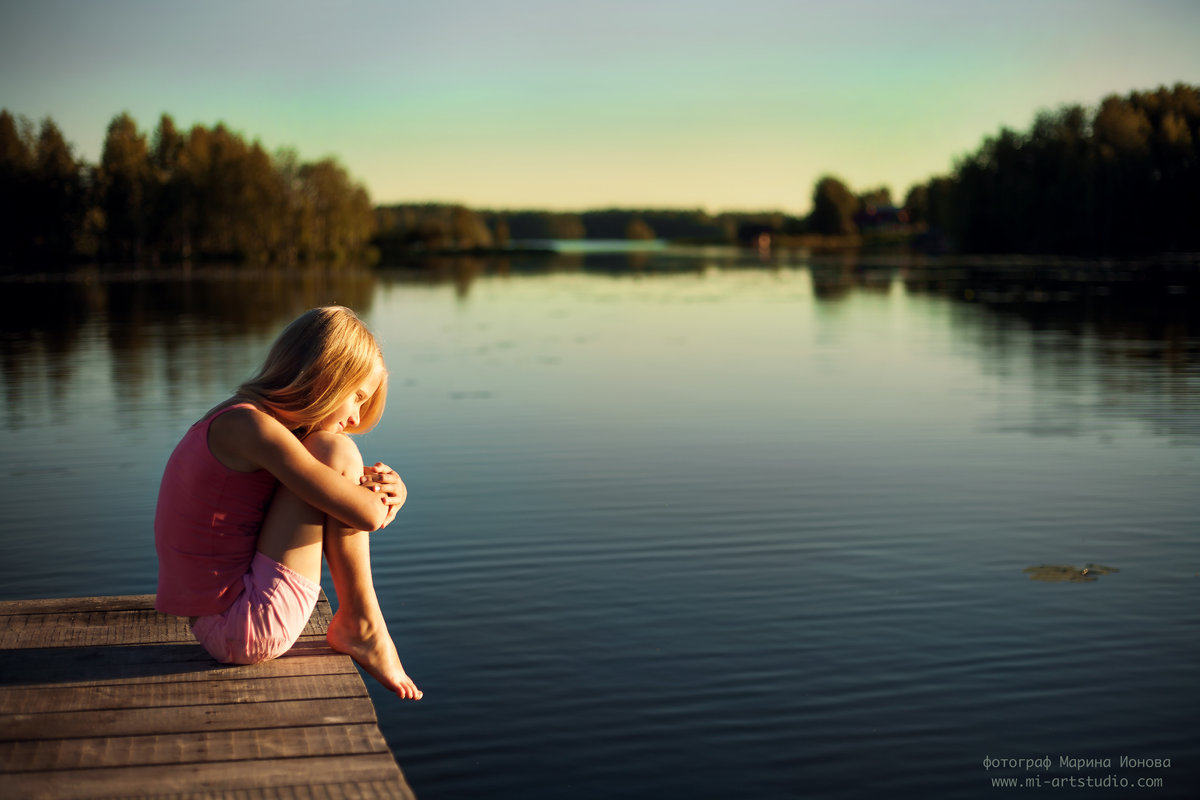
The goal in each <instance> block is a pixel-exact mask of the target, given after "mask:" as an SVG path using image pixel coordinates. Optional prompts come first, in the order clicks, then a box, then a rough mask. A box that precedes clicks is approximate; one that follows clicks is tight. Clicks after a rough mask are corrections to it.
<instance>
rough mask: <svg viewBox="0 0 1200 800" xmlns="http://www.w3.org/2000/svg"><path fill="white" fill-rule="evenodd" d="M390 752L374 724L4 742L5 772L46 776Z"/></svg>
mask: <svg viewBox="0 0 1200 800" xmlns="http://www.w3.org/2000/svg"><path fill="white" fill-rule="evenodd" d="M386 752H388V746H387V743H386V742H385V741H384V740H383V735H382V734H381V733H380V732H379V728H377V727H376V726H374V725H369V724H363V723H359V724H353V725H314V726H310V727H304V728H290V729H275V730H265V731H263V730H254V731H246V730H232V731H206V732H203V733H180V734H170V735H166V734H154V735H149V736H115V737H114V736H100V737H89V738H79V739H38V740H23V741H8V742H0V771H4V772H7V773H16V772H44V771H47V770H63V769H87V768H94V767H129V766H148V765H152V764H195V763H202V762H216V761H245V760H248V759H259V758H303V757H311V756H334V755H357V754H363V753H386Z"/></svg>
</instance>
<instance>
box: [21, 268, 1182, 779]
mask: <svg viewBox="0 0 1200 800" xmlns="http://www.w3.org/2000/svg"><path fill="white" fill-rule="evenodd" d="M976 267H978V265H976ZM1013 269H1016V271H1015V272H1014V271H1013ZM1013 269H1010V268H1009V267H1005V266H1003V265H1001V266H997V267H994V268H993V267H991V266H988V267H987V268H986V269H978V268H977V269H975V270H974V271H971V270H967V269H966V268H965V267H964V266H963V265H961V264H959V265H948V264H940V265H938V266H937V268H923V267H921V266H920V265H916V264H913V263H910V262H908V261H905V260H895V261H889V260H887V259H881V260H879V261H877V262H874V263H871V262H864V261H858V260H855V259H853V258H846V259H833V260H815V259H811V258H809V257H807V256H805V255H804V254H799V253H796V254H788V253H783V254H779V253H775V254H766V253H764V254H758V253H751V252H746V253H742V252H739V251H733V250H721V249H704V248H694V249H688V250H674V249H671V248H666V249H664V250H661V251H653V252H634V253H608V254H591V255H589V254H587V253H566V254H561V255H559V256H556V257H540V258H539V257H534V256H513V257H511V258H503V259H492V260H486V259H477V260H472V259H457V260H455V259H446V260H443V261H440V262H436V263H433V262H431V263H430V264H429V265H428V268H427V269H424V270H376V271H369V270H346V271H343V272H340V273H332V274H331V273H327V272H323V271H320V270H311V271H304V272H302V273H298V274H294V275H285V274H280V273H276V272H245V271H239V270H233V269H229V270H221V269H215V268H214V269H204V270H199V269H197V270H195V271H180V272H176V273H172V274H168V275H160V276H149V275H134V274H131V275H126V276H117V277H102V276H101V275H100V274H98V273H87V272H84V273H82V274H79V275H74V276H69V277H67V278H61V277H59V278H52V279H46V280H25V281H18V280H6V281H4V282H3V283H0V293H2V294H3V300H2V301H0V307H2V308H3V312H4V313H3V319H2V320H0V345H2V349H0V353H2V358H3V362H2V369H0V387H2V389H3V395H4V404H3V406H2V412H0V426H2V427H3V434H4V435H3V439H2V440H0V465H2V468H3V474H4V477H5V481H4V485H3V489H0V497H3V503H4V509H5V512H6V513H5V514H4V515H3V518H2V519H0V541H3V545H4V552H5V557H4V559H3V563H2V565H0V578H2V579H3V582H2V583H0V586H2V587H3V588H2V589H0V597H2V598H4V599H11V598H28V597H49V596H80V595H92V594H125V593H144V592H152V591H154V587H155V570H156V562H155V557H154V548H153V533H152V530H151V526H152V518H153V510H154V503H155V497H156V493H157V489H158V480H159V477H160V475H161V471H162V468H163V465H164V464H165V462H166V458H167V456H168V454H169V453H170V450H171V448H172V447H173V446H174V444H175V442H176V441H177V440H178V438H179V437H180V436H181V435H182V433H183V431H184V430H185V429H186V428H187V426H188V425H190V424H191V423H192V422H193V421H195V419H197V418H198V417H199V416H200V415H201V414H203V412H204V411H205V410H206V409H208V408H209V407H211V406H212V405H213V404H214V403H216V402H217V401H219V400H221V399H222V398H224V397H225V396H227V395H228V393H229V392H230V391H231V389H232V388H233V387H235V386H236V385H237V384H238V383H239V382H241V381H242V380H243V379H244V378H245V377H247V376H248V374H249V373H250V372H251V371H252V370H253V369H254V368H255V367H256V366H257V364H258V363H259V362H260V361H261V359H262V357H263V356H264V355H265V352H266V349H267V347H268V345H269V344H270V342H271V341H272V339H273V338H274V336H275V335H276V334H277V333H278V332H279V330H280V329H281V328H282V327H283V326H284V325H285V324H286V323H287V322H288V321H290V320H291V319H292V318H293V317H294V316H296V315H297V314H298V313H300V312H301V311H303V310H304V309H305V308H308V307H310V306H313V305H319V304H324V303H329V302H338V303H343V304H347V305H351V306H353V307H355V308H356V309H357V310H358V311H359V312H360V314H361V315H362V316H363V317H364V319H365V320H366V321H367V322H368V324H369V325H370V326H371V327H372V328H373V329H374V330H375V331H376V333H377V334H378V336H379V338H380V341H381V343H382V345H383V347H384V352H385V355H386V358H387V361H388V367H389V370H390V376H391V377H390V393H389V403H388V410H387V413H386V414H385V416H384V419H383V421H382V423H381V424H380V425H379V427H378V428H376V429H375V430H374V431H373V432H371V433H370V434H368V435H365V436H363V437H360V438H359V445H360V447H361V449H362V451H363V454H364V456H365V457H366V459H367V460H368V462H370V461H375V460H381V461H385V462H387V463H388V464H390V465H392V466H393V467H395V468H396V470H397V471H399V472H400V474H401V475H402V476H403V477H404V479H405V481H406V483H407V485H408V487H409V491H410V497H409V501H408V504H407V505H406V506H405V508H404V509H403V510H402V511H401V513H400V515H399V517H398V518H397V521H396V522H395V523H394V524H393V525H392V526H391V527H390V528H388V529H387V530H385V531H384V532H383V533H381V534H378V535H376V536H375V537H374V538H373V558H374V563H375V570H376V585H377V588H378V589H379V593H380V600H381V603H382V605H383V608H384V611H385V613H386V614H387V616H388V620H389V625H390V626H391V629H392V633H393V635H394V637H395V639H396V642H397V645H398V647H399V650H400V654H401V657H402V658H403V660H404V663H405V666H406V667H407V668H408V671H409V673H410V674H411V675H412V676H413V677H414V678H415V679H416V681H417V682H418V684H419V685H420V686H421V688H422V689H423V690H424V691H425V693H426V699H425V700H424V701H422V702H421V703H419V704H405V703H403V702H400V701H397V700H395V699H394V698H391V697H388V696H387V695H386V694H385V693H383V692H382V691H380V690H378V689H377V688H376V687H375V685H374V683H373V681H371V680H370V679H369V678H368V679H367V682H368V684H370V685H371V691H372V697H373V699H374V701H375V704H376V707H377V709H378V712H379V718H380V723H381V727H382V729H383V731H384V734H385V735H386V737H387V739H388V741H389V743H390V744H391V746H392V748H393V750H394V752H395V753H396V756H397V759H398V761H399V762H400V764H401V766H402V768H403V769H404V771H405V773H406V775H407V777H408V779H409V781H410V783H411V784H412V786H413V788H414V790H415V791H416V793H417V795H418V796H419V797H421V798H422V800H431V799H433V800H436V799H437V798H463V797H487V798H526V799H528V798H564V797H570V798H609V797H613V796H616V797H628V798H729V797H737V798H741V797H745V798H809V797H820V798H861V797H922V798H1000V797H1011V796H1015V795H1020V796H1024V794H1026V793H1028V789H1027V788H1024V787H1026V786H1028V787H1030V788H1037V787H1040V788H1042V789H1053V788H1058V787H1061V788H1062V790H1063V791H1070V789H1071V788H1073V787H1072V785H1071V782H1072V781H1074V782H1075V783H1077V784H1084V782H1085V781H1092V782H1094V784H1095V785H1094V786H1092V787H1090V788H1088V791H1087V792H1086V796H1087V797H1089V798H1098V797H1105V798H1110V797H1122V798H1124V797H1150V798H1181V797H1194V796H1195V794H1194V792H1195V787H1197V786H1200V726H1198V725H1197V721H1196V720H1197V713H1198V712H1200V681H1198V680H1197V678H1198V677H1200V536H1198V534H1200V500H1198V493H1197V487H1198V486H1200V314H1197V310H1198V309H1200V288H1198V287H1197V284H1196V280H1195V267H1194V265H1193V266H1188V265H1186V264H1184V265H1179V264H1177V265H1173V266H1170V267H1169V268H1168V269H1167V270H1166V272H1167V273H1169V274H1165V276H1164V274H1161V271H1160V272H1159V273H1156V275H1155V278H1154V279H1153V280H1141V279H1139V277H1138V276H1137V274H1132V273H1130V271H1129V270H1127V269H1126V268H1125V267H1122V266H1120V265H1113V264H1092V265H1088V264H1081V263H1076V262H1071V263H1067V264H1060V265H1057V266H1056V265H1036V264H1035V265H1030V264H1028V263H1024V264H1021V265H1018V268H1013ZM1005 270H1008V271H1007V272H1006V271H1005ZM998 276H999V277H998ZM1021 276H1024V277H1023V278H1022V277H1021ZM1031 276H1032V277H1031ZM1085 568H1086V569H1087V570H1088V572H1087V573H1086V574H1084V572H1083V570H1084V569H1085ZM324 585H325V588H326V590H327V591H328V592H330V594H331V596H332V595H333V591H332V585H331V583H330V581H329V580H328V578H326V580H325V582H324ZM1043 758H1048V759H1050V763H1049V764H1048V765H1047V764H1043V763H1040V762H1039V763H1037V764H1034V765H1033V766H1032V768H1029V767H1030V764H1029V763H1027V762H1026V761H1024V760H1025V759H1043ZM1019 759H1020V760H1021V761H1018V760H1019ZM1130 759H1132V760H1130ZM1168 760H1169V763H1168ZM1009 780H1017V781H1020V782H1021V783H1020V786H1021V787H1022V788H1021V789H1013V790H1007V791H1006V790H1005V789H1003V788H1000V787H1002V786H1003V785H1004V784H1003V782H1004V781H1009ZM1027 780H1029V781H1031V782H1030V783H1028V784H1026V783H1025V782H1026V781H1027ZM997 781H1000V783H997ZM1032 781H1037V783H1036V784H1035V783H1033V782H1032ZM1106 781H1107V783H1105V782H1106ZM1055 796H1057V794H1056V795H1055Z"/></svg>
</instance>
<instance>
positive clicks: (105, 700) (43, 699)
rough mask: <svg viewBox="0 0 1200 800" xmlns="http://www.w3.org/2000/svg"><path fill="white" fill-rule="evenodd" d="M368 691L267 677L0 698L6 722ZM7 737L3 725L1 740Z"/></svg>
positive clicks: (63, 689)
mask: <svg viewBox="0 0 1200 800" xmlns="http://www.w3.org/2000/svg"><path fill="white" fill-rule="evenodd" d="M366 696H367V687H366V686H364V685H363V682H362V679H361V678H359V677H358V675H357V674H353V675H352V674H349V673H344V674H341V675H322V676H319V677H318V676H309V675H301V676H286V677H285V676H279V675H263V676H262V677H259V678H252V679H240V680H239V679H229V680H222V681H171V682H166V683H164V682H158V683H149V684H147V683H137V684H123V683H118V684H106V685H101V686H74V685H72V686H60V687H54V688H49V689H47V688H38V689H31V688H27V687H19V688H13V689H8V690H7V691H5V692H4V693H3V694H0V719H3V715H6V714H45V713H52V712H56V711H102V710H104V709H110V708H116V709H135V708H161V707H167V706H197V705H218V704H222V703H252V702H275V701H279V700H316V699H324V700H327V699H330V698H340V697H366ZM4 737H5V732H4V730H3V727H2V725H0V739H2V738H4Z"/></svg>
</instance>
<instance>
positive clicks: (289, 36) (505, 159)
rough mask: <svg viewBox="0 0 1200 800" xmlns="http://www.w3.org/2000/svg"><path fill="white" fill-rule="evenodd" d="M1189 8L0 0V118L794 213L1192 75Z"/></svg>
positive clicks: (388, 172) (357, 172) (539, 198)
mask: <svg viewBox="0 0 1200 800" xmlns="http://www.w3.org/2000/svg"><path fill="white" fill-rule="evenodd" d="M1198 30H1200V2H1196V1H1195V0H1170V1H1168V0H1134V1H1133V2H1111V1H1110V0H1035V1H1030V0H1005V2H995V0H987V1H986V2H976V1H975V0H953V1H949V0H947V1H943V0H936V1H934V2H920V0H917V2H907V3H905V2H896V0H844V1H842V2H835V0H827V1H826V2H811V1H810V0H790V1H789V0H639V1H638V2H633V1H632V0H420V1H419V2H404V1H401V0H390V1H389V0H371V1H369V2H368V1H364V2H349V1H348V0H326V2H319V3H318V2H308V1H307V0H301V1H299V2H282V1H281V0H238V1H237V2H230V1H229V0H210V1H209V2H205V3H184V2H173V1H171V0H104V1H103V2H99V1H96V0H76V1H75V2H64V0H37V2H31V1H30V0H0V107H3V108H6V109H8V110H9V111H10V112H12V113H13V114H17V115H24V116H26V117H28V118H30V119H32V120H34V121H35V122H40V121H41V120H42V119H43V118H45V117H50V118H52V119H53V120H54V121H55V123H57V124H58V126H59V128H61V129H62V131H63V134H64V135H65V136H66V138H67V139H68V141H70V142H71V143H72V145H73V146H74V147H75V152H76V154H77V155H78V156H79V157H82V158H83V159H85V160H87V161H89V162H91V163H95V162H97V161H98V160H99V157H100V150H101V147H102V145H103V140H104V134H105V130H106V129H107V126H108V124H109V122H110V121H111V120H112V118H113V117H114V116H116V115H117V114H119V113H121V112H123V111H125V112H128V113H130V114H131V115H132V116H133V118H134V119H135V120H136V121H137V122H138V125H139V127H140V128H141V129H142V130H143V131H145V132H146V133H147V134H149V133H150V132H152V131H153V129H154V127H155V126H156V125H157V122H158V119H159V117H160V116H161V115H162V114H164V113H166V114H169V115H171V117H172V118H173V119H174V120H175V122H176V124H177V126H178V127H180V128H187V127H191V126H192V125H195V124H203V125H206V126H213V125H215V124H217V123H218V122H223V123H224V124H225V125H226V126H227V127H229V128H230V129H231V130H234V131H237V132H238V133H240V134H241V135H242V136H244V137H245V138H246V139H247V140H258V141H260V142H261V143H262V145H263V146H264V147H265V148H266V149H267V150H268V151H272V152H273V151H275V150H277V149H280V148H285V147H286V148H293V149H295V150H296V151H297V152H298V154H299V156H300V157H301V159H303V160H305V161H311V160H316V159H319V158H323V157H326V156H333V157H336V158H337V159H338V160H339V161H340V162H341V163H342V164H343V165H344V166H345V167H346V169H347V170H348V171H349V173H350V174H351V176H352V177H353V178H354V179H355V180H358V181H360V182H362V183H363V184H364V185H365V186H366V187H367V189H368V191H369V192H370V194H371V197H372V199H373V200H374V201H375V202H376V203H393V202H426V201H429V202H456V203H464V204H467V205H469V206H473V207H476V208H492V209H504V208H508V209H515V208H547V209H562V210H584V209H591V208H607V207H623V208H686V209H695V208H703V209H706V210H708V211H710V212H719V211H724V210H779V211H784V212H786V213H806V212H807V211H808V209H809V208H810V207H811V197H812V189H813V186H814V184H815V183H816V181H817V180H818V179H819V178H820V177H821V176H822V175H825V174H832V175H836V176H838V177H839V178H841V179H842V180H843V181H845V182H846V183H847V184H848V185H849V186H850V187H851V188H852V189H854V190H855V191H865V190H867V189H872V188H875V187H878V186H881V185H884V186H887V187H889V188H890V189H891V190H892V193H893V195H894V196H895V197H896V199H898V200H899V199H902V198H903V195H904V193H905V191H907V189H908V188H909V187H910V186H912V185H913V184H915V183H918V182H921V181H924V180H927V179H928V178H929V177H931V176H933V175H939V174H946V173H947V172H949V171H950V170H951V169H952V167H953V164H954V161H955V159H956V158H958V157H961V156H963V155H966V154H968V153H970V152H972V151H974V150H975V149H977V148H978V147H979V145H980V143H981V142H982V140H983V138H984V137H985V136H988V135H993V134H995V133H996V132H998V131H999V130H1000V128H1001V127H1002V126H1007V127H1010V128H1014V129H1016V130H1024V129H1027V128H1028V127H1029V126H1030V124H1031V123H1032V121H1033V118H1034V115H1035V114H1036V113H1037V112H1038V111H1039V110H1047V109H1055V108H1058V107H1059V106H1061V105H1064V104H1069V103H1070V104H1074V103H1077V104H1082V105H1085V106H1094V105H1095V104H1097V103H1098V102H1099V101H1100V100H1101V99H1102V98H1103V97H1104V96H1106V95H1109V94H1114V93H1115V94H1127V93H1129V92H1130V91H1134V90H1146V89H1153V88H1157V87H1158V86H1160V85H1172V84H1174V83H1177V82H1184V83H1189V84H1193V85H1197V84H1200V46H1198V44H1197V42H1198V41H1200V40H1198V39H1197V35H1196V31H1198Z"/></svg>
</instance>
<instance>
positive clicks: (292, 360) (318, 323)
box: [238, 306, 387, 439]
mask: <svg viewBox="0 0 1200 800" xmlns="http://www.w3.org/2000/svg"><path fill="white" fill-rule="evenodd" d="M376 364H379V365H381V366H382V364H383V351H382V350H380V348H379V344H378V343H377V342H376V341H375V337H374V336H373V335H372V334H371V332H370V331H369V330H367V326H366V325H364V324H363V322H362V320H360V319H359V318H358V316H357V315H356V314H355V313H354V312H353V311H351V310H350V309H348V308H345V307H343V306H324V307H322V308H314V309H312V310H310V311H306V312H304V313H303V314H301V315H300V316H299V317H298V318H296V319H295V320H294V321H293V322H292V323H291V324H290V325H288V326H287V327H286V328H284V330H283V333H281V334H279V338H278V339H276V340H275V343H274V344H273V345H271V350H270V352H268V353H267V358H266V360H265V361H264V362H263V365H262V367H261V368H260V369H259V371H258V374H257V375H255V376H254V377H253V378H251V379H250V380H248V381H246V382H245V383H243V384H242V385H241V386H240V387H238V394H240V395H242V396H244V397H247V398H249V399H251V400H255V401H257V402H258V403H260V404H261V405H263V406H264V407H265V408H267V409H268V410H269V411H271V412H273V413H275V414H277V415H278V416H279V417H281V418H282V421H283V422H284V424H285V425H287V426H288V427H289V428H291V429H292V432H293V433H295V434H296V436H298V437H300V438H301V439H303V438H304V437H305V436H307V435H308V434H309V432H311V431H312V429H313V428H314V427H315V426H316V425H317V423H319V422H320V421H321V420H323V419H325V418H326V417H328V416H329V415H330V414H332V413H333V412H334V410H335V409H336V408H337V407H338V405H339V404H340V403H341V402H342V401H343V400H344V399H345V398H346V395H347V394H349V393H350V392H353V391H354V390H355V389H356V388H357V387H358V386H359V385H361V384H362V383H363V382H364V381H366V380H367V379H369V378H370V377H371V373H372V372H373V371H374V369H375V365H376ZM386 403H387V370H386V368H384V373H383V379H382V380H381V381H380V383H379V389H378V391H376V392H375V394H373V395H371V397H370V399H369V400H368V401H367V403H366V404H365V405H364V406H363V408H362V416H361V418H360V419H359V422H358V424H357V425H355V426H354V427H353V428H347V429H346V432H347V433H361V432H363V431H367V430H370V429H371V428H372V427H374V426H375V423H377V422H379V418H380V417H382V416H383V407H384V405H386Z"/></svg>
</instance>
